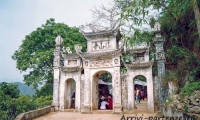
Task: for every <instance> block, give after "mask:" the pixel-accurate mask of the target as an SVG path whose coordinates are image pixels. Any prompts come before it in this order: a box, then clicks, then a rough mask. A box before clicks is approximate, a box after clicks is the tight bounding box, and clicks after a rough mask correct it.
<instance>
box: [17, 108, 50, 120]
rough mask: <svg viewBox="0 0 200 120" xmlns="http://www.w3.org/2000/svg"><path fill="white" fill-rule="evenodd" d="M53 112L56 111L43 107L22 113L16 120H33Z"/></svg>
mask: <svg viewBox="0 0 200 120" xmlns="http://www.w3.org/2000/svg"><path fill="white" fill-rule="evenodd" d="M53 111H54V107H52V106H47V107H43V108H40V109H37V110H32V111H29V112H25V113H21V114H19V115H18V116H17V117H16V118H15V120H32V119H34V118H37V117H40V116H43V115H46V114H48V113H50V112H53Z"/></svg>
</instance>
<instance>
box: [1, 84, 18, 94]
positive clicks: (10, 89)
mask: <svg viewBox="0 0 200 120" xmlns="http://www.w3.org/2000/svg"><path fill="white" fill-rule="evenodd" d="M0 90H1V91H2V92H3V93H4V94H5V95H9V96H10V97H11V98H17V97H18V96H19V92H20V91H19V88H18V86H17V85H15V84H13V83H6V82H2V83H0Z"/></svg>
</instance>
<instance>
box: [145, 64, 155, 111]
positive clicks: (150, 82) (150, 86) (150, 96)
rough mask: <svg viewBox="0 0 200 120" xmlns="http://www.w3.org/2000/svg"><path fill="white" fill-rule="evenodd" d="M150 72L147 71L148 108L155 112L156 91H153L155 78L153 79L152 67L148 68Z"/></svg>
mask: <svg viewBox="0 0 200 120" xmlns="http://www.w3.org/2000/svg"><path fill="white" fill-rule="evenodd" d="M147 69H148V72H146V79H147V92H148V93H147V99H148V110H149V111H150V112H152V113H154V92H153V90H154V89H153V88H154V85H153V79H152V67H150V68H147Z"/></svg>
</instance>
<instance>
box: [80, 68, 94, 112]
mask: <svg viewBox="0 0 200 120" xmlns="http://www.w3.org/2000/svg"><path fill="white" fill-rule="evenodd" d="M89 76H90V70H89V69H85V81H84V85H85V86H84V104H83V110H82V111H81V112H82V113H91V79H92V78H89Z"/></svg>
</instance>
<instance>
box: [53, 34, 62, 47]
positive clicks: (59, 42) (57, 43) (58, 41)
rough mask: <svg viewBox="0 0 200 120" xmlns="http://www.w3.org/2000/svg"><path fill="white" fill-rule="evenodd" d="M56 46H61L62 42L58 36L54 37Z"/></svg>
mask: <svg viewBox="0 0 200 120" xmlns="http://www.w3.org/2000/svg"><path fill="white" fill-rule="evenodd" d="M55 41H56V45H61V44H62V42H63V38H62V37H61V36H60V35H58V36H57V37H56V40H55Z"/></svg>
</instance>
